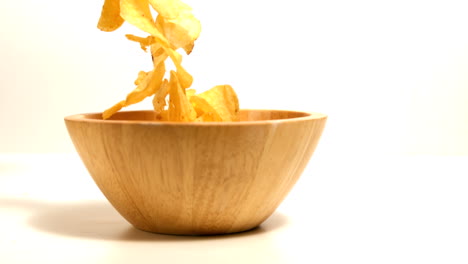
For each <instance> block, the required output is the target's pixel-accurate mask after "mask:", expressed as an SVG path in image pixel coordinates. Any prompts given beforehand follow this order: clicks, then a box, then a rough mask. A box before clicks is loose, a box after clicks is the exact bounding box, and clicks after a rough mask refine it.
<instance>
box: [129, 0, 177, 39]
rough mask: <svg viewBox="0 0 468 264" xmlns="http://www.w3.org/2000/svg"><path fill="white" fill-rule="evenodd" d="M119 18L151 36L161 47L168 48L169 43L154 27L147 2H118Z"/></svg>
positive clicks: (146, 0)
mask: <svg viewBox="0 0 468 264" xmlns="http://www.w3.org/2000/svg"><path fill="white" fill-rule="evenodd" d="M120 16H121V17H122V18H123V19H125V21H127V22H128V23H130V24H132V25H134V26H136V27H137V28H139V29H141V30H143V31H145V32H147V33H149V34H151V35H152V36H153V37H155V38H156V41H157V42H159V43H160V44H161V45H163V46H165V47H169V42H168V41H167V39H166V38H165V37H164V35H163V34H162V32H160V31H159V30H158V28H157V27H156V24H155V22H154V20H153V16H152V15H151V11H150V8H149V2H148V0H120Z"/></svg>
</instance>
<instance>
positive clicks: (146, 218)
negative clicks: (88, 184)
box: [65, 110, 327, 235]
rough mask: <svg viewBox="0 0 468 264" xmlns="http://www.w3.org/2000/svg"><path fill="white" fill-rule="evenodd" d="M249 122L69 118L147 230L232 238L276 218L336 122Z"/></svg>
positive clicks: (282, 118)
mask: <svg viewBox="0 0 468 264" xmlns="http://www.w3.org/2000/svg"><path fill="white" fill-rule="evenodd" d="M240 114H241V121H240V122H207V123H179V122H160V121H155V120H154V119H155V115H154V112H153V111H127V112H119V113H117V114H115V115H114V116H113V117H112V119H109V120H102V119H101V113H94V114H79V115H73V116H69V117H66V118H65V123H66V126H67V128H68V132H69V134H70V136H71V139H72V141H73V143H74V145H75V147H76V150H77V152H78V153H79V155H80V156H81V159H82V160H83V162H84V164H85V166H86V167H87V169H88V171H89V173H90V174H91V176H92V177H93V179H94V181H95V182H96V184H97V186H98V187H99V188H100V190H101V191H102V192H103V194H104V195H105V196H106V198H107V199H108V200H109V202H110V203H111V204H112V205H113V206H114V207H115V209H116V210H117V211H118V212H119V213H120V214H121V215H122V216H123V217H124V218H125V219H126V220H127V221H128V222H130V223H131V224H132V225H133V226H135V227H136V228H138V229H141V230H145V231H149V232H156V233H165V234H185V235H201V234H224V233H234V232H240V231H245V230H249V229H252V228H254V227H256V226H258V225H260V224H261V223H262V222H263V221H264V220H266V219H267V218H268V217H269V216H270V215H271V214H272V213H273V212H274V211H275V209H276V208H277V207H278V206H279V204H280V203H281V202H282V201H283V199H284V198H285V197H286V195H287V194H288V192H289V191H290V190H291V188H292V187H293V185H294V184H295V183H296V181H297V180H298V178H299V176H300V175H301V173H302V171H303V170H304V168H305V166H306V164H307V162H308V161H309V159H310V157H311V156H312V153H313V152H314V149H315V147H316V146H317V143H318V141H319V138H320V135H321V134H322V131H323V128H324V126H325V121H326V118H327V117H326V115H323V114H318V113H306V112H294V111H278V110H241V113H240Z"/></svg>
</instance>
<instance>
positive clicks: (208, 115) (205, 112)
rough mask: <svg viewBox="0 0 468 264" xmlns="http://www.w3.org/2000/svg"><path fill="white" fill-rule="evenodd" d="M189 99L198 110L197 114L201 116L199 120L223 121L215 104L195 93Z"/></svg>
mask: <svg viewBox="0 0 468 264" xmlns="http://www.w3.org/2000/svg"><path fill="white" fill-rule="evenodd" d="M189 100H190V102H191V103H192V105H193V108H194V109H195V111H196V112H197V116H198V117H200V120H198V121H223V120H222V119H221V117H220V116H219V114H218V112H217V111H216V110H215V109H214V108H213V106H211V105H210V104H209V103H208V102H207V101H206V100H205V99H203V98H202V97H200V96H197V95H193V96H191V97H190V98H189Z"/></svg>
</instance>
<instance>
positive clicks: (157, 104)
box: [153, 79, 169, 116]
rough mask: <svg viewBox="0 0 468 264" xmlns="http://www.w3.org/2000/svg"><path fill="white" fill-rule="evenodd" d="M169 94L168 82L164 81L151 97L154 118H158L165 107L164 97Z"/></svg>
mask: <svg viewBox="0 0 468 264" xmlns="http://www.w3.org/2000/svg"><path fill="white" fill-rule="evenodd" d="M168 94H169V81H168V80H167V79H164V81H163V83H162V84H161V86H160V87H159V89H158V90H157V91H156V93H155V94H154V97H153V108H154V111H155V112H156V116H160V115H161V113H162V112H163V111H164V107H165V106H166V96H167V95H168Z"/></svg>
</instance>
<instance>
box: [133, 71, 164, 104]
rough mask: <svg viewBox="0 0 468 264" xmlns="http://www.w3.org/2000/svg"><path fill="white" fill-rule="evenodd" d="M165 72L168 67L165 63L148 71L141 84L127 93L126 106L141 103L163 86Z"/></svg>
mask: <svg viewBox="0 0 468 264" xmlns="http://www.w3.org/2000/svg"><path fill="white" fill-rule="evenodd" d="M165 73H166V68H165V67H164V63H163V65H161V66H160V67H157V68H155V69H154V70H153V71H152V72H150V73H148V74H147V75H146V76H145V78H144V79H143V80H142V81H141V82H140V83H139V85H138V86H137V87H136V88H135V89H134V90H133V91H132V92H131V93H129V94H128V95H127V98H126V99H125V106H129V105H132V104H136V103H139V102H141V101H143V99H145V98H146V97H148V96H151V95H153V94H154V93H155V92H156V90H157V89H158V88H159V87H160V86H161V83H162V79H163V77H164V74H165Z"/></svg>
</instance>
